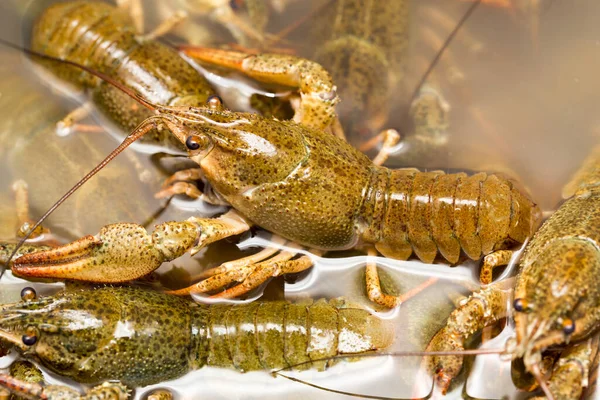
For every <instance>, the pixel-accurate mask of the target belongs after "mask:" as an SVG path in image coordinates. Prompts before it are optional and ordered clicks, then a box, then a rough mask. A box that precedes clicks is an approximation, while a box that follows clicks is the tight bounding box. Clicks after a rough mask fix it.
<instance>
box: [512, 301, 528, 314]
mask: <svg viewBox="0 0 600 400" xmlns="http://www.w3.org/2000/svg"><path fill="white" fill-rule="evenodd" d="M527 306H528V304H527V300H525V299H515V301H514V302H513V307H514V308H515V311H518V312H523V311H526V310H527Z"/></svg>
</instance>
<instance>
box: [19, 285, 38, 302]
mask: <svg viewBox="0 0 600 400" xmlns="http://www.w3.org/2000/svg"><path fill="white" fill-rule="evenodd" d="M36 297H37V293H36V292H35V289H34V288H32V287H30V286H27V287H24V288H23V290H21V300H23V301H30V300H35V298H36Z"/></svg>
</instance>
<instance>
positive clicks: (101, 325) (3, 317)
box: [0, 286, 191, 386]
mask: <svg viewBox="0 0 600 400" xmlns="http://www.w3.org/2000/svg"><path fill="white" fill-rule="evenodd" d="M188 306H189V302H188V301H186V300H184V299H181V298H178V297H175V296H169V295H166V294H164V293H159V292H155V291H150V290H144V289H142V288H137V287H129V286H100V287H91V288H90V287H86V288H84V289H81V288H78V289H75V288H70V289H69V290H66V291H65V292H62V293H60V294H58V295H56V296H52V297H44V298H40V299H33V300H24V301H22V302H19V303H15V304H8V305H4V306H1V308H0V341H1V342H2V343H4V344H5V345H6V344H9V345H11V346H13V347H15V348H17V349H18V350H19V351H20V352H21V353H23V354H24V355H26V356H27V355H28V356H33V357H35V358H37V359H38V360H39V361H40V362H41V363H42V364H43V365H44V366H45V367H47V368H48V369H50V370H52V371H55V372H57V373H59V374H60V375H63V376H67V377H70V378H72V379H74V380H76V381H78V382H83V383H92V384H95V383H98V382H102V381H105V380H110V379H118V380H120V381H122V382H123V383H125V384H127V385H132V386H133V385H147V384H150V383H156V382H158V381H161V380H167V379H172V378H173V377H175V376H178V375H180V374H181V373H182V371H187V370H188V369H189V366H188V363H189V356H190V354H189V352H190V347H189V346H190V334H191V333H190V332H191V330H190V326H189V325H190V321H189V319H190V310H189V307H188ZM1 347H2V346H0V348H1Z"/></svg>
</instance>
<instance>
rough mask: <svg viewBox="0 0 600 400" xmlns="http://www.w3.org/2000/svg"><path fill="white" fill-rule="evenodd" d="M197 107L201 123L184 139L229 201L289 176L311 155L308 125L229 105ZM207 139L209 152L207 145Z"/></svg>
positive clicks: (191, 156)
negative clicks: (306, 137) (233, 109)
mask: <svg viewBox="0 0 600 400" xmlns="http://www.w3.org/2000/svg"><path fill="white" fill-rule="evenodd" d="M195 111H196V116H195V117H196V121H201V122H199V123H196V124H194V126H193V128H192V129H189V131H188V132H189V135H188V136H187V137H181V138H180V140H181V141H182V142H183V143H184V144H185V145H186V147H187V148H188V151H189V155H190V158H191V159H193V160H194V161H196V162H197V163H198V164H199V165H200V166H201V167H202V170H203V171H204V173H205V175H206V177H207V179H208V180H209V182H210V183H211V185H213V187H214V188H215V189H216V190H217V191H218V192H219V193H220V194H221V195H223V196H224V197H225V198H226V199H227V200H229V201H231V197H232V196H239V195H242V194H244V193H246V192H248V191H250V190H252V189H254V188H256V187H257V186H260V185H262V184H269V183H274V182H280V181H282V180H284V179H285V178H286V177H287V176H288V175H290V173H291V172H292V171H294V169H295V168H296V167H297V166H298V165H299V164H300V163H301V162H302V160H304V159H306V158H307V157H308V151H309V150H308V148H307V145H306V143H305V141H304V139H303V135H304V130H305V129H306V128H304V127H302V126H301V125H298V124H296V123H294V122H286V121H278V120H276V119H270V118H263V117H260V116H257V115H255V114H248V113H235V112H230V111H226V110H210V109H197V110H195ZM206 138H208V139H209V140H208V142H210V146H211V147H210V151H208V152H207V151H206V148H205V147H203V146H204V145H203V144H204V143H206V142H207V141H206Z"/></svg>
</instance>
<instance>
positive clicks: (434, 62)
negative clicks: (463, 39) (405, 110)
mask: <svg viewBox="0 0 600 400" xmlns="http://www.w3.org/2000/svg"><path fill="white" fill-rule="evenodd" d="M479 4H481V0H476V1H475V2H474V3H473V4H471V6H470V7H469V9H468V10H467V12H466V13H465V14H464V15H463V16H462V18H461V19H460V21H458V24H457V25H456V26H455V27H454V29H453V30H452V32H450V35H448V37H447V38H446V41H445V42H444V44H442V47H441V48H440V49H439V51H438V52H437V54H436V55H435V57H434V58H433V60H432V61H431V64H429V67H428V68H427V71H425V73H424V74H423V76H422V77H421V80H420V81H419V83H418V85H417V86H416V87H415V90H414V91H413V94H412V96H411V97H410V99H411V100H413V99H414V98H415V97H417V93H418V92H419V89H421V86H423V84H424V83H425V81H426V80H427V78H428V77H429V75H431V71H433V69H434V68H435V67H436V65H437V64H438V62H439V61H440V58H442V55H443V54H444V51H446V49H447V48H448V46H449V45H450V43H451V42H452V40H453V39H454V37H455V36H456V34H457V33H458V31H459V30H460V28H462V26H463V25H464V24H465V22H467V20H468V19H469V17H470V16H471V14H473V12H475V9H476V8H477V6H478V5H479Z"/></svg>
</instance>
